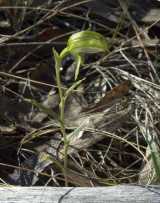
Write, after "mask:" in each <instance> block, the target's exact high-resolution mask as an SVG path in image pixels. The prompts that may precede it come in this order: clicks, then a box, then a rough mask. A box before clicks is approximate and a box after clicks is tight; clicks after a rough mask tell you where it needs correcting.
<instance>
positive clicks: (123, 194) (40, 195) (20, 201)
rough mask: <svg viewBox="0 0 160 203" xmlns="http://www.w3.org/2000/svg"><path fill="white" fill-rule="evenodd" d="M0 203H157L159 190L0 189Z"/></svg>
mask: <svg viewBox="0 0 160 203" xmlns="http://www.w3.org/2000/svg"><path fill="white" fill-rule="evenodd" d="M0 202H1V203H32V202H34V203H43V202H45V203H62V202H63V203H72V202H75V203H95V202H96V203H97V202H99V203H104V202H113V203H116V202H122V203H124V202H126V203H128V202H129V203H132V202H133V203H142V202H147V203H149V202H153V203H159V202H160V187H159V186H154V187H153V186H152V187H151V186H149V187H145V186H131V185H119V186H113V187H94V188H86V187H82V188H78V187H76V188H71V187H68V188H64V187H57V188H56V187H0Z"/></svg>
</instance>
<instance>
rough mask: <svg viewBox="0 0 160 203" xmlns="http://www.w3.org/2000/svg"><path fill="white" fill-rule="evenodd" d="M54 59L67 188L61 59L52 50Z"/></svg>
mask: <svg viewBox="0 0 160 203" xmlns="http://www.w3.org/2000/svg"><path fill="white" fill-rule="evenodd" d="M53 53H54V58H55V69H56V81H57V86H58V93H59V97H60V104H59V111H60V128H61V132H62V135H63V139H64V178H65V186H66V187H67V186H68V178H67V165H68V164H67V162H68V156H67V151H68V145H69V144H68V140H67V135H66V130H65V119H64V108H65V96H64V94H63V90H62V84H61V77H60V68H61V58H60V56H59V55H58V53H57V52H56V51H55V50H53Z"/></svg>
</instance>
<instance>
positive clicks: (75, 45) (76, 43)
mask: <svg viewBox="0 0 160 203" xmlns="http://www.w3.org/2000/svg"><path fill="white" fill-rule="evenodd" d="M106 51H108V43H107V40H106V39H105V37H104V36H103V35H101V34H100V33H97V32H94V31H89V30H86V31H81V32H77V33H75V34H73V35H71V36H70V37H69V39H68V42H67V46H66V47H65V48H64V49H63V50H62V52H61V53H60V57H61V59H63V58H65V57H66V56H67V55H69V54H71V55H73V57H74V58H75V62H76V71H75V79H77V77H78V74H79V69H80V66H81V65H82V64H83V62H84V54H89V53H99V52H106Z"/></svg>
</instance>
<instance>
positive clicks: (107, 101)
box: [83, 80, 131, 113]
mask: <svg viewBox="0 0 160 203" xmlns="http://www.w3.org/2000/svg"><path fill="white" fill-rule="evenodd" d="M130 86H131V82H130V81H129V80H126V81H125V82H123V83H121V84H120V85H118V86H116V87H114V88H113V89H112V90H110V91H109V92H107V93H106V95H105V96H104V97H103V98H102V99H101V100H100V101H99V102H98V103H96V104H94V105H91V106H89V107H87V108H84V109H83V112H87V113H95V112H101V111H103V110H105V109H106V108H108V107H110V106H111V105H112V104H113V103H115V102H116V101H117V99H119V98H122V97H123V96H125V95H126V94H128V92H129V89H130Z"/></svg>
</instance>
